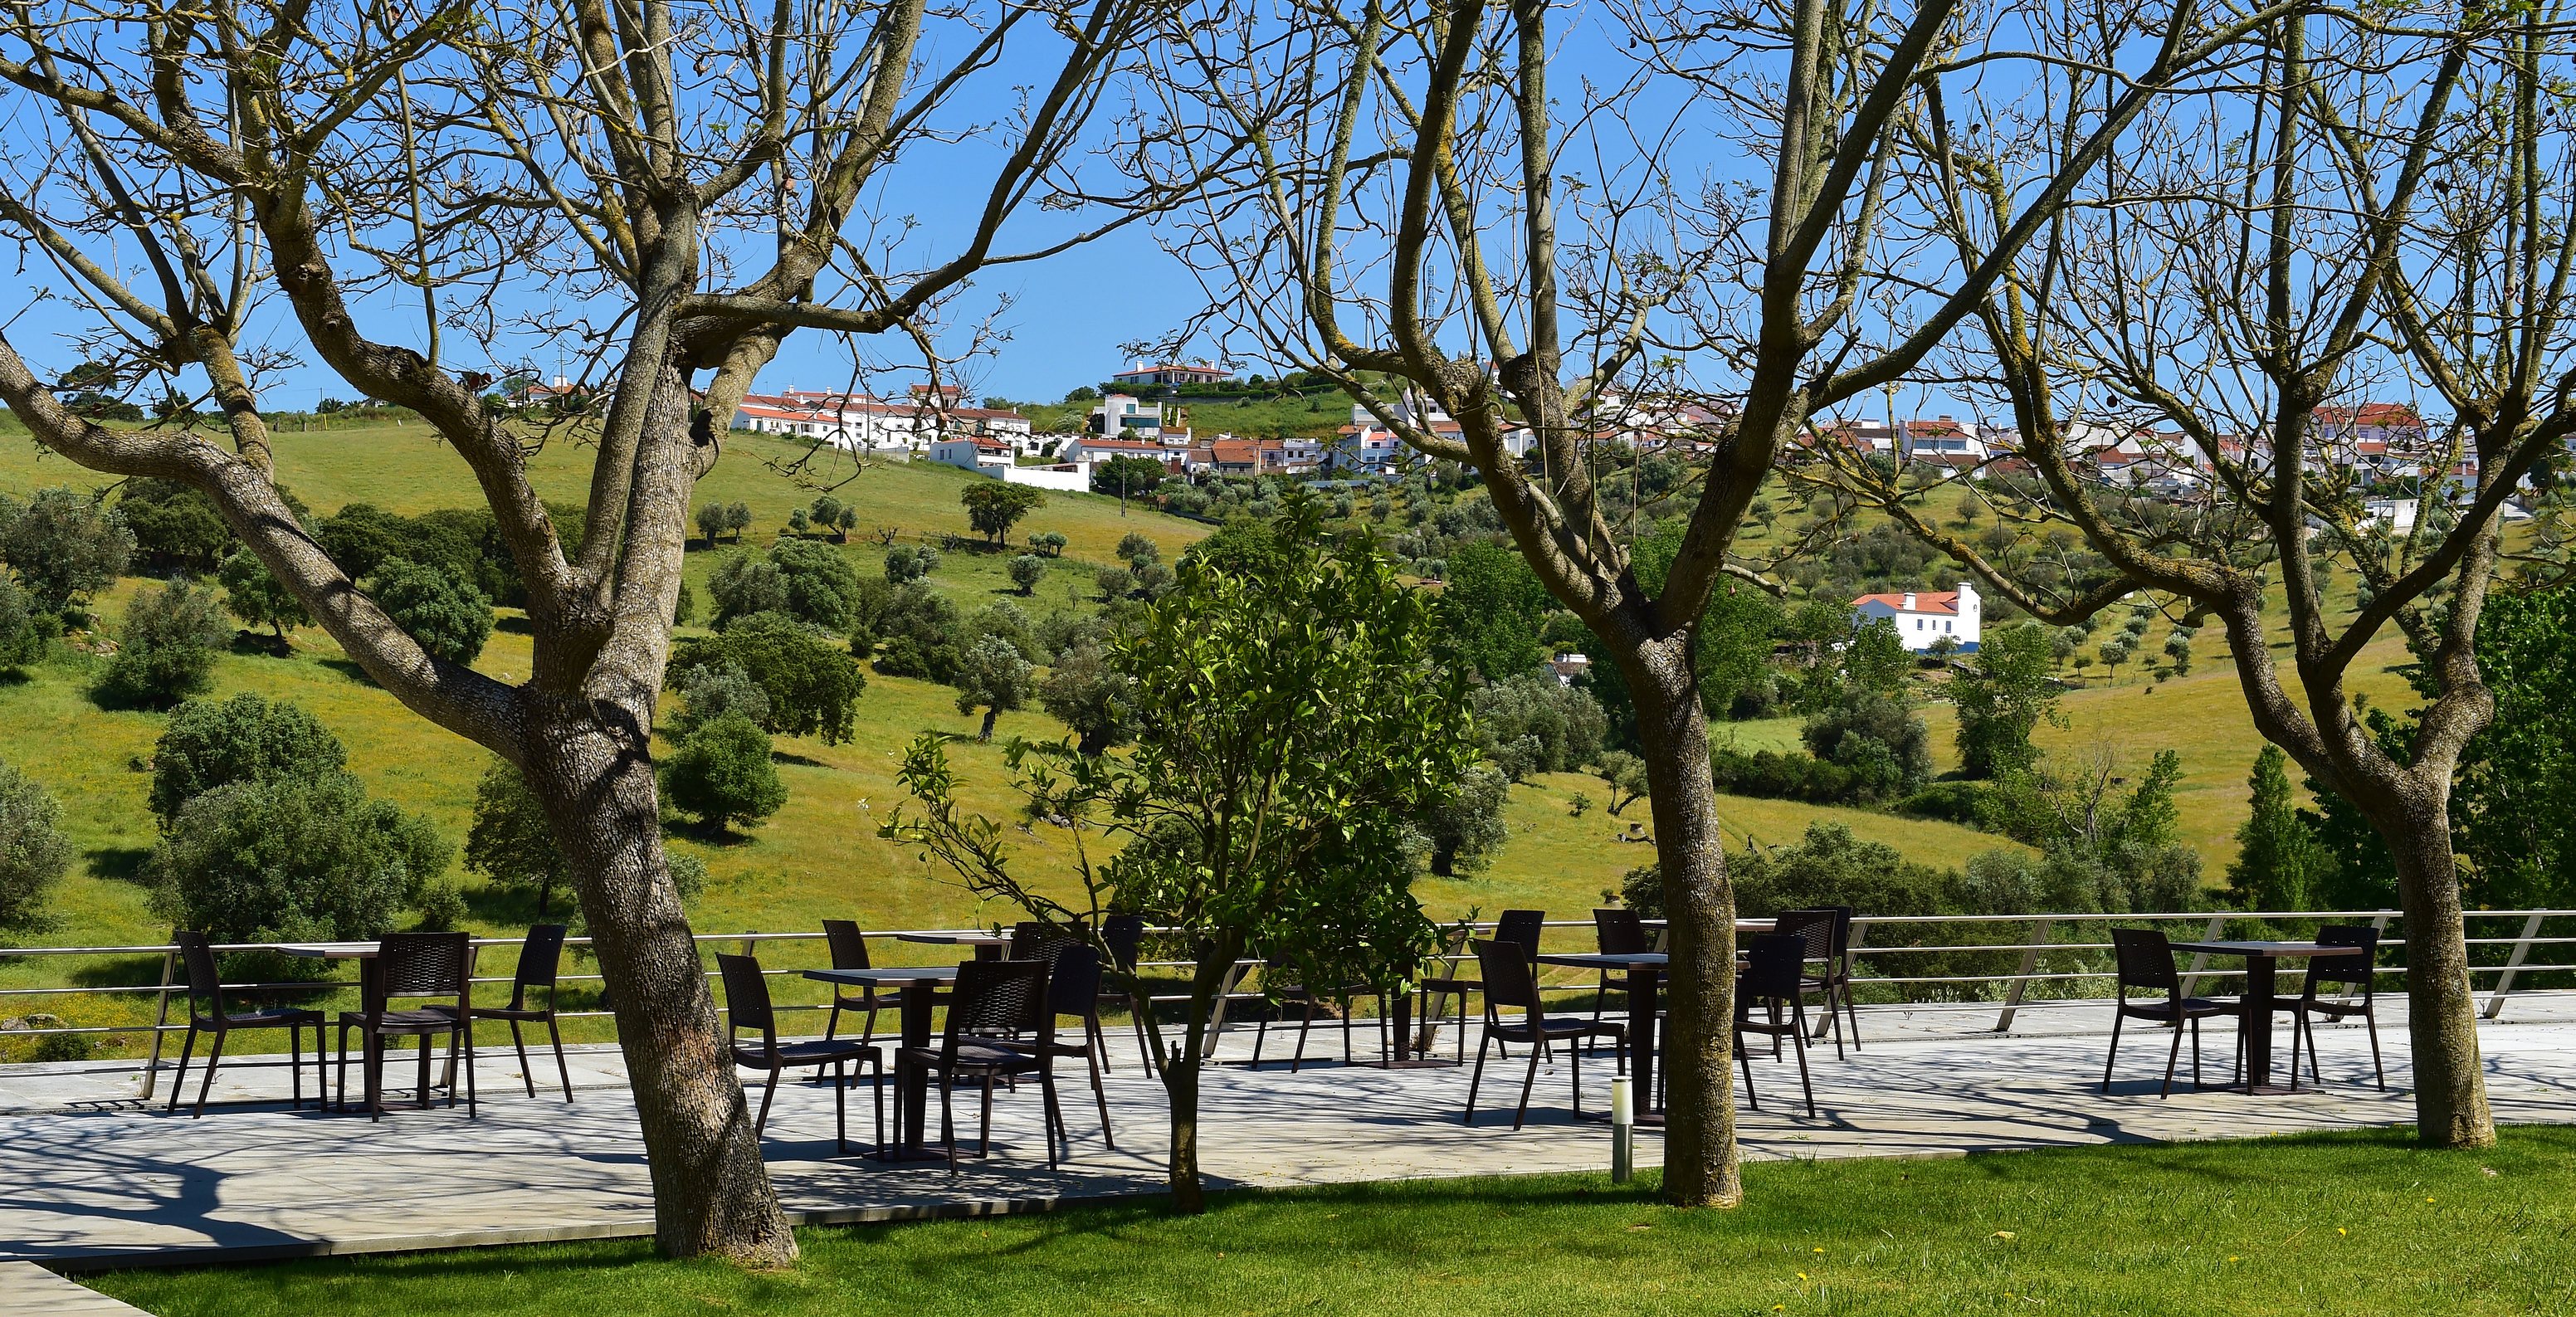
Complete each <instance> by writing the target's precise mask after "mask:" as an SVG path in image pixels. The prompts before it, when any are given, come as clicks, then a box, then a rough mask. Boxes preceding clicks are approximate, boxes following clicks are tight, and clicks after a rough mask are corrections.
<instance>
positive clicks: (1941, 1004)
mask: <svg viewBox="0 0 2576 1317" xmlns="http://www.w3.org/2000/svg"><path fill="white" fill-rule="evenodd" d="M2466 917H2467V919H2468V920H2469V921H2470V930H2471V931H2472V932H2478V931H2480V929H2479V925H2480V924H2481V922H2485V923H2488V924H2492V922H2493V921H2497V920H2518V921H2520V926H2519V928H2517V929H2514V931H2513V932H2511V933H2510V934H2508V935H2502V936H2473V937H2470V938H2468V939H2467V944H2468V946H2469V948H2470V953H2471V958H2472V959H2473V960H2474V959H2476V957H2477V956H2478V954H2479V949H2480V948H2489V947H2494V948H2505V949H2506V950H2505V952H2504V954H2503V957H2502V961H2501V963H2499V964H2492V965H2480V964H2472V965H2471V966H2470V967H2469V973H2470V974H2471V975H2472V977H2473V982H2474V976H2477V975H2482V974H2484V975H2493V976H2495V977H2494V982H2493V984H2492V985H2491V986H2490V987H2488V988H2487V989H2485V991H2487V993H2488V997H2487V1001H2486V1005H2485V1007H2484V1008H2483V1009H2482V1010H2481V1012H2480V1014H2481V1016H2482V1017H2483V1018H2485V1019H2489V1020H2493V1019H2497V1018H2500V1017H2501V1016H2502V1015H2503V1013H2504V1008H2505V1003H2506V1001H2507V1000H2508V999H2509V998H2510V997H2511V996H2512V995H2513V994H2514V992H2515V983H2516V982H2517V980H2519V979H2522V978H2523V977H2524V976H2526V975H2531V974H2540V973H2547V972H2552V971H2566V970H2576V964H2571V963H2564V962H2562V961H2560V960H2558V959H2556V956H2557V953H2556V952H2555V951H2554V950H2551V949H2554V948H2559V947H2566V946H2576V935H2570V936H2556V937H2544V936H2542V935H2541V934H2542V932H2543V928H2544V925H2545V923H2546V921H2549V920H2553V919H2557V920H2567V921H2576V910H2554V909H2553V910H2472V911H2468V912H2466ZM2328 920H2341V921H2356V922H2357V921H2365V920H2366V921H2368V922H2369V923H2370V924H2371V926H2372V927H2374V928H2377V929H2380V930H2382V931H2385V930H2387V929H2388V928H2389V927H2390V926H2391V925H2394V924H2401V923H2402V922H2403V916H2402V915H2401V914H2399V912H2397V911H2393V910H2297V911H2220V912H2206V911H2202V912H2181V913H2141V914H2117V915H2110V914H2030V915H1861V916H1857V917H1855V918H1854V919H1853V920H1852V953H1853V963H1854V973H1853V977H1852V983H1853V987H1854V989H1855V996H1856V997H1858V998H1859V999H1860V1002H1861V1004H1862V1005H1863V1006H1886V1005H1901V1006H1902V1007H1903V1008H1904V1009H1907V1010H1913V1011H1925V1010H1930V1011H1941V1010H1952V1011H1995V1012H1996V1019H1995V1023H1994V1031H1996V1032H2003V1031H2008V1030H2010V1029H2011V1028H2012V1025H2013V1020H2014V1018H2015V1016H2016V1015H2017V1014H2018V1013H2020V1012H2022V1011H2024V1010H2027V1009H2032V1008H2033V1007H2034V1006H2036V1005H2038V1004H2041V1003H2045V1002H2055V1001H2077V1000H2091V999H2092V998H2089V997H2076V996H2072V995H2066V996H2058V995H2052V994H2054V993H2055V992H2056V991H2057V989H2056V988H2055V987H2053V986H2052V985H2070V984H2076V983H2081V982H2084V981H2087V980H2092V981H2098V982H2101V983H2103V984H2104V985H2106V986H2107V984H2108V982H2109V980H2110V979H2111V977H2112V974H2111V970H2110V968H2109V966H2108V964H2107V962H2106V963H2105V964H2103V965H2101V966H2099V967H2096V966H2092V965H2086V964H2082V963H2080V962H2081V961H2083V959H2084V958H2085V956H2086V954H2087V953H2100V952H2107V951H2109V950H2111V949H2112V945H2113V944H2111V943H2109V942H2102V941H2092V940H2070V941H2060V940H2058V933H2059V931H2060V929H2061V927H2067V926H2071V927H2073V928H2074V929H2077V930H2082V929H2088V928H2098V927H2101V926H2105V925H2112V924H2119V925H2140V924H2187V925H2192V926H2194V927H2195V928H2196V929H2197V930H2198V932H2197V936H2198V939H2199V940H2218V939H2221V938H2223V937H2225V936H2226V933H2227V929H2228V926H2229V925H2231V924H2263V925H2280V924H2296V923H2317V922H2323V921H2328ZM1925 925H1971V926H1996V927H2000V928H2005V929H2018V930H2024V931H2025V933H2026V935H2025V936H2020V937H2018V938H2011V939H2007V938H2001V937H1986V938H1981V939H1980V940H1977V941H1972V942H1960V943H1947V942H1944V943H1929V944H1881V945H1871V943H1870V940H1869V939H1870V935H1871V933H1872V932H1873V931H1879V930H1897V929H1903V928H1906V927H1909V926H1925ZM1474 927H1477V928H1480V929H1490V928H1492V927H1493V925H1492V924H1491V923H1490V922H1486V923H1479V924H1476V925H1474ZM1592 927H1593V925H1592V923H1591V921H1589V920H1552V921H1549V922H1548V923H1547V924H1546V928H1547V929H1549V930H1553V931H1557V932H1558V935H1559V936H1563V935H1564V931H1565V930H1579V931H1581V932H1583V933H1586V934H1588V932H1589V930H1590V929H1591V928H1592ZM2569 927H2570V928H2571V929H2576V924H2571V925H2570V926H2569ZM967 931H973V930H963V929H900V930H897V929H887V930H878V931H871V932H868V933H866V934H865V935H864V936H866V937H868V938H871V939H879V940H893V941H900V940H901V939H902V938H903V937H904V936H905V935H906V934H912V935H915V936H918V935H922V934H938V933H957V932H967ZM1146 931H1147V932H1148V933H1149V934H1169V933H1174V932H1180V931H1184V930H1177V929H1167V928H1155V929H1148V930H1146ZM823 936H824V935H823V934H821V933H819V932H813V933H789V932H774V933H772V932H757V931H753V932H741V933H700V934H695V935H694V936H693V939H692V940H693V941H695V942H697V943H699V944H700V945H701V946H705V945H711V944H712V945H723V944H730V945H733V946H737V947H739V948H740V949H741V950H742V953H743V954H745V955H751V954H755V953H756V950H757V948H758V947H759V946H760V944H762V943H765V942H787V943H820V942H822V941H823ZM2076 936H2077V937H2079V938H2080V937H2083V936H2084V935H2083V934H2082V933H2081V932H2078V933H2077V934H2076ZM1587 940H1588V939H1587ZM564 941H565V945H566V946H570V947H577V948H578V947H586V946H588V945H589V944H590V941H591V939H589V938H586V937H574V938H566V939H565V940H564ZM524 942H525V939H524V938H514V937H506V938H477V939H474V940H473V942H472V944H471V945H472V946H473V947H474V948H475V949H476V951H477V952H478V968H479V963H480V962H479V952H480V951H481V950H482V949H483V948H487V947H517V946H520V945H522V944H523V943H524ZM299 945H308V944H306V943H238V944H225V945H220V946H217V947H215V948H214V949H215V950H216V951H218V952H250V951H277V950H279V949H280V948H282V947H286V946H299ZM2382 946H2383V948H2392V947H2393V948H2401V949H2402V946H2403V943H2402V941H2399V942H2384V943H2383V944H2382ZM2535 948H2538V949H2542V955H2543V957H2544V959H2542V960H2539V961H2535V960H2533V959H2532V952H2533V951H2534V949H2535ZM2016 952H2017V953H2019V960H2018V963H2017V965H2016V966H2014V967H2013V968H2010V969H2003V970H1997V971H1994V972H1970V973H1954V974H1894V973H1890V974H1877V975H1872V974H1868V973H1866V972H1864V968H1863V967H1864V966H1865V965H1866V963H1867V960H1865V959H1864V958H1868V959H1872V960H1878V961H1880V962H1881V963H1885V961H1886V960H1887V959H1888V958H1893V957H1900V956H1941V955H1959V954H1971V955H1998V956H2007V957H2009V956H2010V955H2012V953H2016ZM2052 954H2057V955H2072V956H2074V957H2075V958H2076V959H2077V961H2078V962H2079V963H2078V964H2077V966H2076V967H2074V968H2070V969H2053V968H2049V967H2047V966H2045V965H2044V964H2043V958H2044V957H2047V956H2050V955H2052ZM65 956H92V957H97V956H127V957H140V956H159V957H161V973H160V981H159V982H158V983H154V984H126V985H106V986H97V987H78V986H71V987H29V988H0V998H11V999H14V998H28V999H34V1000H38V1001H42V1000H45V999H48V998H55V997H88V998H98V997H107V998H119V997H135V998H140V997H148V998H151V999H152V1019H151V1023H149V1024H139V1023H138V1024H122V1025H68V1024H66V1025H55V1026H32V1025H27V1024H24V1023H23V1022H22V1023H20V1024H19V1025H18V1027H13V1028H0V1037H10V1036H16V1037H47V1036H79V1035H117V1034H125V1035H131V1034H136V1033H142V1032H149V1033H150V1034H151V1035H152V1046H151V1053H150V1055H149V1057H148V1058H147V1059H146V1060H145V1063H144V1078H143V1094H142V1096H143V1097H144V1099H145V1100H149V1099H150V1097H151V1095H152V1092H153V1089H154V1087H155V1085H156V1083H157V1078H158V1075H159V1072H160V1071H161V1069H162V1068H163V1062H162V1044H163V1041H164V1039H165V1038H166V1037H167V1035H169V1034H170V1033H172V1032H178V1031H184V1030H185V1029H187V1027H188V1025H187V1024H186V1022H185V1021H184V1020H183V1021H181V1022H179V1023H175V1024H174V1023H172V1022H171V1019H170V1006H171V1000H172V998H173V997H174V996H177V997H179V998H180V999H181V1000H182V1001H183V1002H184V1000H185V997H186V985H185V983H183V982H181V981H180V980H179V978H178V967H179V956H178V948H177V947H175V946H168V945H155V946H120V947H0V958H18V957H27V958H38V957H65ZM1441 959H1443V960H1445V961H1449V962H1460V961H1464V960H1467V959H1470V957H1467V956H1465V955H1463V954H1460V953H1457V952H1451V953H1449V954H1446V955H1444V956H1442V957H1441ZM2208 960H2209V957H2208V956H2206V955H2198V954H2196V955H2194V957H2193V958H2192V962H2191V964H2190V966H2189V967H2188V968H2187V969H2186V970H2185V971H2184V980H2183V991H2184V992H2185V993H2186V994H2189V993H2190V992H2192V991H2193V990H2194V988H2195V987H2196V986H2197V983H2198V980H2200V979H2203V978H2223V977H2233V976H2236V975H2241V974H2243V973H2244V972H2245V971H2244V970H2242V969H2234V968H2227V967H2218V968H2212V967H2211V966H2210V965H2209V964H2208ZM1260 963H1261V962H1259V961H1258V960H1253V959H1245V960H1240V961H1237V962H1236V963H1235V965H1234V966H1233V967H1232V968H1231V970H1230V971H1229V973H1228V975H1227V977H1226V979H1225V980H1224V983H1223V988H1222V992H1221V995H1220V998H1219V1001H1218V1005H1217V1010H1216V1014H1215V1016H1214V1018H1213V1019H1211V1020H1210V1021H1209V1030H1210V1034H1211V1036H1213V1035H1214V1034H1215V1033H1216V1032H1218V1031H1220V1030H1222V1029H1223V1027H1224V1017H1225V1007H1226V1004H1227V1003H1228V1002H1232V1001H1236V1000H1242V999H1247V998H1249V997H1253V996H1258V995H1261V994H1259V993H1254V992H1245V991H1243V990H1242V987H1243V982H1244V980H1245V979H1246V978H1248V977H1249V976H1250V975H1251V974H1252V973H1253V972H1254V971H1257V970H1258V969H1259V967H1260ZM1194 964H1195V962H1191V961H1175V960H1154V961H1141V962H1139V965H1138V968H1139V969H1148V970H1152V969H1176V968H1191V967H1194ZM804 969H805V967H803V966H763V967H762V972H763V973H764V974H766V975H770V976H773V977H778V976H793V975H801V974H803V973H804ZM2376 971H2377V973H2379V974H2382V975H2395V976H2397V977H2398V979H2399V981H2401V982H2402V980H2403V977H2404V975H2405V973H2406V967H2405V966H2404V965H2402V964H2397V965H2379V966H2377V967H2376ZM709 973H710V977H712V975H713V972H712V971H710V972H709ZM511 981H512V979H511V977H510V976H508V975H485V974H480V973H478V974H476V975H474V976H473V978H472V982H473V983H475V984H477V985H483V984H501V985H506V984H509V983H510V982H511ZM604 981H605V980H604V976H602V975H599V974H596V973H586V974H585V973H568V974H561V975H559V976H558V982H561V983H568V984H579V983H603V982H604ZM224 986H225V988H226V990H228V991H260V990H268V991H278V990H304V991H311V992H317V993H319V992H331V991H346V990H351V989H354V988H355V986H356V985H355V984H353V983H350V982H347V981H344V980H330V979H321V980H309V981H307V980H297V981H291V982H281V983H240V984H233V983H228V984H225V985H224ZM1549 986H1551V987H1579V986H1581V985H1580V984H1577V983H1556V984H1551V985H1549ZM2034 990H2036V992H2037V994H2038V995H2034ZM1987 993H1992V994H1993V995H1991V996H1989V995H1985V994H1987ZM1149 1000H1150V1001H1153V1002H1169V1001H1178V1000H1186V998H1185V997H1179V996H1164V995H1157V996H1154V997H1151V998H1150V999H1149ZM830 1005H831V1004H830V1002H828V1001H825V1002H821V1003H794V1002H782V1003H778V1004H777V1005H776V1007H775V1009H777V1010H780V1011H820V1010H828V1009H830ZM614 1015H615V1013H614V1012H613V1011H608V1010H597V1009H593V1010H567V1011H564V1012H562V1018H564V1019H567V1020H574V1019H603V1018H608V1019H613V1018H614ZM245 1064H258V1063H255V1062H246V1063H245Z"/></svg>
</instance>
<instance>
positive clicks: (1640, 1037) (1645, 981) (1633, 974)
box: [1628, 965, 1664, 1125]
mask: <svg viewBox="0 0 2576 1317" xmlns="http://www.w3.org/2000/svg"><path fill="white" fill-rule="evenodd" d="M1663 977H1664V976H1663V972H1662V971H1660V970H1657V969H1654V968H1651V967H1648V966H1644V965H1640V966H1637V967H1635V968H1633V969H1631V970H1629V971H1628V1076H1629V1083H1630V1085H1631V1091H1632V1092H1634V1093H1635V1094H1636V1098H1635V1109H1636V1113H1637V1123H1638V1124H1640V1125H1662V1124H1663V1123H1664V1104H1663V1103H1661V1102H1658V1101H1656V1100H1655V1062H1656V1061H1657V1060H1658V1059H1659V1058H1658V1057H1657V1055H1656V1052H1657V1050H1658V1048H1657V1042H1658V1041H1659V1040H1658V1039H1657V1038H1656V1037H1655V995H1656V991H1657V990H1658V989H1659V988H1661V987H1662V986H1663Z"/></svg>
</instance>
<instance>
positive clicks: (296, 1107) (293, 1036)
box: [286, 1024, 321, 1111]
mask: <svg viewBox="0 0 2576 1317" xmlns="http://www.w3.org/2000/svg"><path fill="white" fill-rule="evenodd" d="M314 1045H315V1046H320V1045H321V1040H320V1039H318V1038H317V1039H315V1040H314ZM286 1077H287V1078H286V1082H287V1083H288V1084H290V1085H292V1086H293V1092H294V1094H295V1097H294V1100H293V1101H291V1102H289V1103H287V1106H286V1109H287V1110H289V1111H301V1110H303V1109H304V1026H303V1025H300V1024H290V1025H288V1026H286Z"/></svg>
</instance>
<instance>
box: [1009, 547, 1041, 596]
mask: <svg viewBox="0 0 2576 1317" xmlns="http://www.w3.org/2000/svg"><path fill="white" fill-rule="evenodd" d="M1010 573H1011V584H1013V585H1016V586H1018V587H1020V593H1021V594H1022V595H1024V596H1025V595H1033V594H1036V593H1037V592H1038V582H1040V581H1043V580H1045V579H1046V559H1044V558H1041V557H1039V556H1037V555H1036V554H1034V553H1023V554H1021V555H1020V556H1019V557H1016V558H1013V559H1012V560H1011V565H1010Z"/></svg>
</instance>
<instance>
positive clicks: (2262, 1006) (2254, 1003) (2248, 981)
mask: <svg viewBox="0 0 2576 1317" xmlns="http://www.w3.org/2000/svg"><path fill="white" fill-rule="evenodd" d="M2276 964H2277V962H2275V961H2274V960H2273V959H2272V957H2270V956H2247V957H2246V958H2245V1015H2244V1022H2243V1023H2241V1024H2239V1025H2237V1028H2239V1029H2242V1030H2244V1031H2245V1090H2246V1091H2247V1092H2249V1093H2273V1092H2282V1093H2286V1092H2288V1091H2289V1090H2287V1089H2276V1088H2274V1087H2273V1086H2272V991H2273V986H2274V977H2273V969H2274V967H2275V965H2276Z"/></svg>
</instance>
